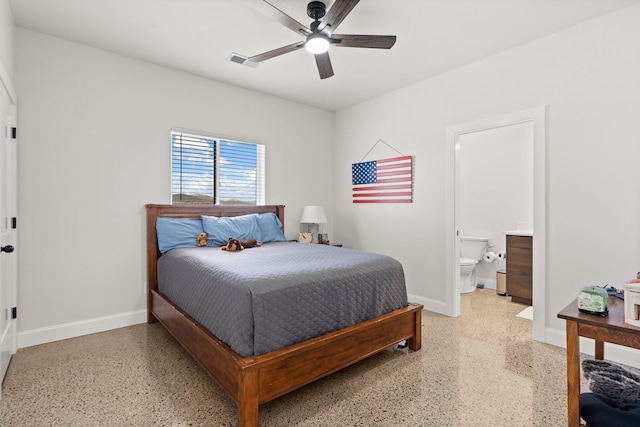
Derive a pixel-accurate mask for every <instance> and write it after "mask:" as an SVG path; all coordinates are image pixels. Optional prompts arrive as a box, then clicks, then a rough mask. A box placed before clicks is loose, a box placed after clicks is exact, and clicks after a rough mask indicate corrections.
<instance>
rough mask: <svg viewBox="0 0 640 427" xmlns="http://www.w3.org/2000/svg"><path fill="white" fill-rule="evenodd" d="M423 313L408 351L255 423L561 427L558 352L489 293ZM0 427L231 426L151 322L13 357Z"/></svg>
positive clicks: (329, 383)
mask: <svg viewBox="0 0 640 427" xmlns="http://www.w3.org/2000/svg"><path fill="white" fill-rule="evenodd" d="M461 306H462V316H461V317H459V318H455V319H454V318H449V317H445V316H441V315H437V314H434V313H430V312H424V314H423V323H424V326H423V346H422V350H421V351H419V352H415V353H414V352H408V351H406V350H396V351H391V350H388V351H384V352H382V353H379V354H377V355H375V356H373V357H371V358H369V359H367V360H365V361H362V362H360V363H358V364H356V365H354V366H351V367H349V368H347V369H344V370H342V371H340V372H337V373H335V374H333V375H331V376H329V377H327V378H324V379H322V380H319V381H317V382H315V383H313V384H310V385H308V386H306V387H303V388H302V389H299V390H297V391H294V392H292V393H290V394H288V395H286V396H283V397H281V398H279V399H276V400H275V401H272V402H269V403H266V404H264V405H262V406H261V407H260V425H261V426H367V427H368V426H401V425H402V426H404V425H418V426H438V427H445V426H482V427H485V426H509V427H517V426H545V427H548V426H562V425H566V379H565V378H566V377H565V375H566V368H565V352H564V349H562V348H558V347H554V346H550V345H547V344H541V343H538V342H533V341H532V340H531V328H532V324H531V321H529V320H526V319H522V318H517V317H516V314H518V313H519V312H520V311H521V310H522V309H523V308H524V306H522V305H519V304H513V303H511V302H510V301H509V298H505V297H499V296H497V295H496V294H495V291H492V290H489V289H482V290H477V291H475V292H473V293H471V294H464V295H462V298H461ZM2 398H3V399H2V401H0V425H2V426H83V427H84V426H235V425H236V406H235V403H234V402H233V401H232V400H231V399H230V398H229V397H228V396H227V395H226V394H225V393H224V392H223V390H222V389H221V388H220V387H219V386H218V385H217V384H216V383H215V381H213V380H211V379H210V378H209V377H208V376H207V375H206V374H205V373H204V372H203V371H202V370H201V369H200V367H199V366H198V365H197V364H196V363H195V362H194V361H193V359H191V357H190V356H189V355H188V354H187V353H186V352H185V351H184V350H182V348H181V347H180V346H179V345H178V344H177V343H176V342H175V341H174V340H173V338H172V337H171V336H170V335H169V334H168V333H167V332H166V331H165V330H164V329H163V328H162V326H161V325H159V324H154V325H146V324H143V325H136V326H132V327H128V328H123V329H118V330H114V331H109V332H103V333H99V334H94V335H88V336H84V337H79V338H74V339H70V340H65V341H59V342H55V343H49V344H44V345H40V346H34V347H28V348H24V349H20V350H19V351H18V352H17V354H16V355H15V356H14V357H13V359H12V362H11V365H10V366H9V370H8V372H7V375H6V377H5V380H4V384H3V388H2Z"/></svg>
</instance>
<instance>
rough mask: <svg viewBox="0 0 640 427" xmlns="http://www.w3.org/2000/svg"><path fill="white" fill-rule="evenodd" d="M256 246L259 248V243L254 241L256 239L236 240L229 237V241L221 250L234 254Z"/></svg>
mask: <svg viewBox="0 0 640 427" xmlns="http://www.w3.org/2000/svg"><path fill="white" fill-rule="evenodd" d="M256 246H261V245H260V243H258V242H257V241H256V239H246V240H238V239H236V238H235V237H229V240H227V244H226V245H225V246H223V247H222V250H223V251H229V252H235V251H241V250H243V249H248V248H253V247H256Z"/></svg>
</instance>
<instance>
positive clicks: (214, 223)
mask: <svg viewBox="0 0 640 427" xmlns="http://www.w3.org/2000/svg"><path fill="white" fill-rule="evenodd" d="M202 227H203V228H204V231H205V232H206V233H207V234H208V235H209V240H208V241H207V245H208V246H224V245H226V244H227V240H229V237H235V238H236V239H238V240H245V239H256V240H257V241H258V243H262V234H261V233H260V229H259V228H258V220H257V215H256V214H251V215H240V216H224V217H217V216H205V215H203V216H202Z"/></svg>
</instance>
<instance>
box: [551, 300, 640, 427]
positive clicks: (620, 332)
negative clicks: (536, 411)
mask: <svg viewBox="0 0 640 427" xmlns="http://www.w3.org/2000/svg"><path fill="white" fill-rule="evenodd" d="M608 308H609V315H608V316H607V317H600V316H592V315H591V314H588V313H583V312H581V311H580V310H578V301H577V300H573V301H572V302H571V303H570V304H569V305H568V306H566V307H565V308H564V309H563V310H562V311H561V312H560V313H558V317H559V318H560V319H565V320H566V322H567V326H566V327H567V398H568V420H569V424H568V425H569V427H578V426H580V341H579V339H580V337H586V338H591V339H594V340H595V358H596V359H597V360H603V359H604V343H605V342H610V343H613V344H618V345H623V346H627V347H631V348H635V349H640V327H637V326H632V325H629V324H628V323H625V321H624V301H622V300H620V299H619V298H611V299H610V300H609V305H608Z"/></svg>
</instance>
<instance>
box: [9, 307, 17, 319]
mask: <svg viewBox="0 0 640 427" xmlns="http://www.w3.org/2000/svg"><path fill="white" fill-rule="evenodd" d="M11 318H12V319H17V318H18V307H13V308H12V309H11Z"/></svg>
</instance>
